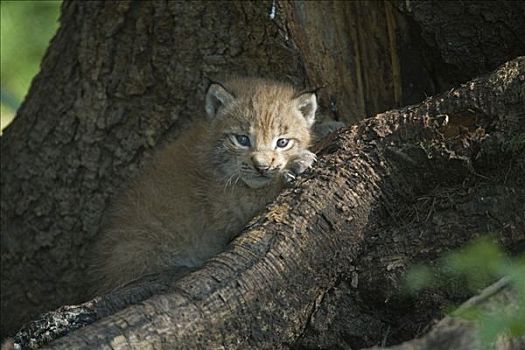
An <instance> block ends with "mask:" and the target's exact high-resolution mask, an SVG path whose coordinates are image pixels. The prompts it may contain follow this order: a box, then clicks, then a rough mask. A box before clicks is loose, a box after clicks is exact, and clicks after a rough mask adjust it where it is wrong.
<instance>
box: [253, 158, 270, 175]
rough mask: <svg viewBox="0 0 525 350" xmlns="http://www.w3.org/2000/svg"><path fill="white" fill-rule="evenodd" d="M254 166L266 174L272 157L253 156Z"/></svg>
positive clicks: (262, 173) (260, 172)
mask: <svg viewBox="0 0 525 350" xmlns="http://www.w3.org/2000/svg"><path fill="white" fill-rule="evenodd" d="M252 162H253V167H254V168H255V170H257V171H258V172H259V174H261V175H263V176H265V175H267V174H268V172H269V170H270V164H271V160H270V159H261V158H260V157H252Z"/></svg>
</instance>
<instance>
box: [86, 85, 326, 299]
mask: <svg viewBox="0 0 525 350" xmlns="http://www.w3.org/2000/svg"><path fill="white" fill-rule="evenodd" d="M223 86H224V88H225V90H226V91H227V92H229V93H231V95H232V96H233V99H232V100H231V101H230V100H228V101H227V103H225V104H224V105H222V106H220V108H218V110H217V113H216V115H212V116H211V117H210V118H209V119H208V120H206V121H202V122H198V123H196V124H195V125H193V126H192V127H191V128H190V130H188V131H187V132H185V133H184V134H183V135H182V136H181V137H179V138H178V139H177V140H175V141H174V142H172V143H171V144H169V145H167V146H166V147H165V148H164V149H162V150H160V151H159V152H158V153H157V154H156V155H155V156H154V159H153V161H152V163H151V165H150V167H149V168H148V169H147V170H146V171H145V172H144V174H143V175H142V176H141V177H140V178H139V179H138V180H137V181H135V182H134V183H133V185H132V186H131V187H130V189H129V190H128V191H127V192H126V193H125V194H124V195H123V196H122V197H121V198H120V199H119V200H118V201H117V202H116V204H115V205H114V208H113V210H112V213H111V220H110V222H111V223H110V225H109V227H108V228H107V229H105V230H104V232H103V235H102V238H101V240H100V242H99V243H98V244H97V248H96V249H95V253H94V259H93V268H92V270H91V273H90V275H91V276H93V277H94V280H95V282H93V283H94V284H95V286H96V289H97V292H106V291H108V290H111V289H113V288H115V287H118V286H120V285H122V284H124V283H126V282H129V281H130V280H133V279H135V278H137V277H140V276H142V275H144V274H148V273H153V272H159V271H161V270H164V269H167V268H170V267H177V266H186V267H197V266H200V265H201V264H203V263H204V262H205V261H206V260H207V259H208V258H210V257H211V256H213V255H215V254H217V253H219V252H221V251H222V250H223V249H224V248H225V246H226V245H227V244H228V242H229V241H230V240H231V239H232V238H234V237H235V235H236V234H238V233H239V232H240V231H241V229H242V228H243V227H244V226H245V225H246V224H247V223H248V221H249V220H250V219H251V218H252V217H253V216H254V215H256V214H257V213H258V212H260V211H261V210H262V209H263V208H264V207H265V206H266V205H267V204H268V203H270V202H271V201H272V200H273V199H274V198H275V197H276V196H277V194H278V193H279V191H280V190H281V188H282V186H283V174H285V173H286V172H287V171H288V170H289V169H290V167H291V166H292V165H294V164H295V165H297V164H300V163H301V161H305V162H306V167H308V166H309V165H310V164H311V161H312V159H310V160H308V159H306V160H304V159H303V157H304V156H305V155H307V156H308V154H310V155H312V154H311V153H310V152H308V151H307V148H308V146H309V144H310V127H311V123H312V121H308V120H307V119H305V117H304V115H303V114H302V112H301V105H302V102H301V99H303V100H304V99H307V98H308V95H306V96H299V97H297V95H296V94H297V92H296V91H295V90H294V89H293V88H292V87H291V86H289V85H287V84H283V83H276V82H272V81H267V80H262V79H237V80H233V81H230V82H227V83H225V84H224V85H223ZM214 88H215V89H216V90H217V91H219V90H221V91H222V88H221V86H218V85H217V86H215V87H214ZM211 89H212V88H210V90H211ZM221 91H219V92H217V94H216V95H217V96H219V97H221V96H222V95H220V93H221ZM209 94H210V93H209ZM223 94H225V95H227V93H226V92H224V93H223ZM214 96H215V95H213V96H212V97H214ZM227 98H229V97H228V96H227ZM227 98H225V99H224V100H227ZM314 98H315V96H314ZM208 107H209V106H208V105H207V108H208ZM315 107H316V106H314V111H313V112H314V113H315ZM210 110H211V111H212V112H211V114H213V113H214V110H213V109H210ZM233 134H236V135H249V137H250V139H251V140H253V141H252V145H251V147H250V148H249V149H240V148H239V147H236V145H235V144H234V143H235V142H234V141H232V139H231V135H233ZM278 137H281V138H282V137H285V138H289V139H293V140H294V141H293V142H294V144H293V146H292V147H291V148H290V149H287V150H284V151H283V150H281V149H278V148H277V147H276V146H275V140H276V138H278ZM307 158H308V157H307ZM257 162H263V163H264V162H266V163H268V164H270V173H269V175H268V177H264V178H263V177H261V175H260V174H259V173H258V172H257V171H256V169H255V168H254V164H256V163H257ZM303 170H304V169H303Z"/></svg>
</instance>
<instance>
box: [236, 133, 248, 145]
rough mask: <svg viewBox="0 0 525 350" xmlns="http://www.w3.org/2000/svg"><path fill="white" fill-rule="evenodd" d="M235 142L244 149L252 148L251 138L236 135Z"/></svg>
mask: <svg viewBox="0 0 525 350" xmlns="http://www.w3.org/2000/svg"><path fill="white" fill-rule="evenodd" d="M235 140H236V141H237V143H238V144H239V145H241V146H243V147H250V138H249V137H248V136H246V135H235Z"/></svg>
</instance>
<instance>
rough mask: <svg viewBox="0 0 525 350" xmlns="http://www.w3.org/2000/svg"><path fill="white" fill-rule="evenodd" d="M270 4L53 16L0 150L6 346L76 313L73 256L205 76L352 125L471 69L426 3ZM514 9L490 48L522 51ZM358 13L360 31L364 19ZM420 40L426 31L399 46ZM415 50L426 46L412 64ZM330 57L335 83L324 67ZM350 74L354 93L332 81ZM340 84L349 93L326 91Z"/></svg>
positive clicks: (117, 5)
mask: <svg viewBox="0 0 525 350" xmlns="http://www.w3.org/2000/svg"><path fill="white" fill-rule="evenodd" d="M432 3H434V2H432ZM410 4H414V3H413V2H410ZM434 4H435V3H434ZM276 5H277V8H278V11H277V17H276V18H275V19H273V20H272V19H271V18H270V17H269V15H268V14H269V12H270V11H269V10H270V9H271V7H272V2H271V1H268V2H253V3H252V2H223V3H219V2H206V3H203V2H172V1H168V2H164V1H157V2H149V1H146V2H135V1H119V2H95V1H89V2H72V1H66V2H65V3H64V5H63V12H62V18H61V27H60V29H59V31H58V33H57V35H56V36H55V38H54V39H53V41H52V43H51V45H50V48H49V50H48V53H47V55H46V57H45V59H44V61H43V63H42V69H41V72H40V73H39V75H38V76H37V77H36V78H35V80H34V81H33V84H32V87H31V90H30V92H29V94H28V97H27V99H26V101H25V102H24V104H23V106H22V108H21V109H20V111H19V112H18V114H17V117H16V119H15V121H14V122H13V124H12V125H11V126H10V127H9V128H8V129H7V130H6V131H5V132H4V135H3V136H2V139H1V147H2V163H1V166H2V172H1V182H2V183H1V186H2V198H1V211H2V215H1V223H2V230H1V231H2V236H1V239H2V240H1V250H2V252H1V259H2V264H1V269H2V279H1V289H2V296H1V298H2V301H1V303H2V304H1V308H2V315H1V317H2V320H1V332H2V334H3V335H6V334H12V333H13V332H14V331H15V330H16V329H17V328H18V327H19V326H20V324H21V323H22V322H25V321H27V320H29V319H31V318H34V317H35V316H36V315H37V314H38V313H40V312H42V311H45V310H49V309H53V308H55V307H57V306H59V305H63V304H67V303H78V302H81V301H83V299H82V298H83V296H82V294H83V293H82V291H83V286H82V275H83V271H84V269H85V254H86V251H87V250H88V249H89V247H90V245H89V244H90V242H92V241H93V240H94V239H96V234H97V233H98V229H99V227H100V221H101V220H102V215H103V212H104V210H105V208H106V206H107V203H108V199H109V198H110V197H111V196H112V194H113V193H115V192H118V191H119V189H121V188H122V186H123V184H125V183H126V182H127V180H128V179H129V178H130V177H132V176H133V175H134V174H135V173H136V171H137V169H138V168H139V167H140V166H141V164H142V163H144V161H145V160H146V159H147V156H148V153H149V152H150V151H151V149H153V148H154V147H155V146H156V145H158V144H159V143H161V142H162V141H163V140H164V139H166V138H171V137H176V136H177V135H178V134H179V133H180V132H181V130H183V129H184V127H185V126H186V125H187V124H188V123H190V122H191V121H192V120H194V119H195V118H198V117H199V116H200V115H201V112H200V111H201V109H202V108H201V102H200V101H202V95H203V90H204V84H205V78H204V76H206V75H208V76H214V75H216V74H218V72H220V73H221V74H228V73H240V74H257V75H264V76H268V77H277V78H286V79H289V80H292V81H294V82H296V83H298V84H303V83H308V82H309V83H310V85H311V86H314V87H318V86H324V85H327V87H326V88H325V89H324V90H323V92H322V100H323V103H324V105H325V106H326V107H327V110H328V111H329V112H331V113H329V115H330V117H332V118H335V119H340V120H344V121H351V120H357V119H358V118H362V117H364V116H365V114H374V113H377V112H380V111H382V110H384V109H388V108H391V107H393V106H396V105H399V104H402V105H404V104H406V103H407V102H415V101H417V100H418V99H420V98H422V97H423V96H424V94H427V95H430V94H432V93H434V92H436V91H439V90H440V89H442V87H443V85H444V83H443V84H441V83H436V81H438V78H439V77H438V76H437V73H436V72H437V71H439V72H442V71H443V69H441V70H439V69H437V68H436V67H438V66H439V67H442V68H443V67H445V68H446V69H448V68H451V67H453V66H454V65H456V66H454V67H460V68H463V67H470V66H471V65H470V64H471V57H470V56H469V55H463V56H462V55H455V56H454V57H456V60H455V61H453V60H449V59H448V58H447V57H449V56H446V55H445V54H444V53H447V51H446V50H447V47H446V45H443V44H441V45H439V50H438V49H436V48H435V47H433V46H432V45H433V44H432V42H431V41H429V40H430V39H435V40H436V41H439V42H440V43H446V42H447V38H448V37H449V36H450V35H451V34H450V33H449V32H447V31H437V30H436V29H435V26H437V25H439V26H441V25H442V23H444V22H436V23H434V22H432V21H431V20H430V19H429V18H428V16H423V15H421V13H423V14H425V13H428V11H431V10H432V8H430V10H429V8H428V7H425V6H427V5H421V4H417V6H416V5H414V6H412V7H411V8H408V9H405V8H403V6H402V5H399V6H398V5H397V4H394V5H395V6H392V5H391V4H389V3H387V4H383V3H378V4H373V3H369V2H361V3H359V5H357V4H356V3H349V2H319V3H316V4H311V3H299V2H297V3H295V2H294V3H289V2H276ZM310 6H319V7H318V8H316V7H310ZM338 6H343V8H342V9H341V11H339V9H340V8H339V7H338ZM428 6H430V5H428ZM436 6H441V5H436ZM476 6H481V5H469V6H467V7H468V8H469V9H471V10H469V11H470V12H472V14H473V15H472V16H471V17H472V18H473V21H474V22H472V21H471V22H472V23H474V24H472V27H478V24H479V23H478V22H476V20H475V19H476V18H478V17H479V16H478V15H477V12H475V11H473V10H472V9H475V8H476ZM483 6H488V5H483ZM416 7H417V8H416ZM421 8H426V9H427V10H425V11H427V12H425V11H422V10H420V9H421ZM522 8H523V4H521V3H519V2H509V3H505V6H501V5H499V4H498V6H497V8H493V7H491V13H493V14H494V16H496V17H495V18H496V19H497V20H495V22H491V21H487V23H488V25H489V27H490V28H500V29H498V30H497V31H496V30H495V31H494V33H495V35H494V36H493V37H494V38H497V40H498V41H499V42H500V43H504V46H505V47H507V48H512V50H514V49H515V50H517V51H518V52H520V50H521V49H522V48H523V41H522V38H523V35H520V33H522V30H523V26H522V24H521V22H515V21H514V18H520V13H521V12H520V11H522ZM334 9H335V11H334ZM365 9H366V10H365ZM501 9H504V11H501ZM317 10H320V11H317ZM398 10H399V11H398ZM416 10H417V11H420V12H417V11H416ZM445 10H446V9H445ZM445 10H443V11H445ZM321 11H325V12H321ZM326 11H329V12H326ZM330 11H331V12H330ZM447 11H448V10H447ZM469 11H466V12H465V14H466V16H467V17H468V16H469V13H470V12H469ZM316 13H318V14H317V15H316ZM323 13H327V14H328V15H329V16H328V17H325V18H334V19H335V20H334V23H335V24H336V25H335V26H334V28H335V29H334V30H335V32H331V29H330V27H331V26H327V25H326V23H327V21H323V20H320V19H322V18H320V17H319V14H323ZM478 13H479V11H478ZM299 14H302V16H303V17H301V18H302V19H305V18H306V19H307V18H310V17H311V16H314V19H315V20H313V21H303V20H302V19H301V18H299V17H297V16H299ZM384 15H385V16H387V17H388V18H387V19H388V21H387V22H386V23H385V22H383V21H381V20H380V19H381V18H382V16H384ZM309 16H310V17H309ZM315 16H317V17H315ZM363 16H366V18H367V19H370V20H367V21H360V18H362V17H363ZM469 18H470V17H469ZM471 22H469V23H471ZM445 23H446V21H445ZM481 23H485V20H484V19H482V20H481ZM505 23H508V24H505ZM511 23H513V24H511ZM516 23H517V24H516ZM330 24H332V23H330ZM490 25H492V26H490ZM421 27H424V28H425V29H427V32H428V33H430V34H428V35H424V36H422V37H414V38H413V37H412V36H411V35H408V33H412V32H414V30H415V31H419V29H420V28H421ZM426 27H428V28H426ZM359 28H361V29H360V30H358V29H359ZM432 28H434V29H432ZM484 28H485V27H484ZM316 29H317V30H316ZM325 31H328V34H323V33H325ZM334 33H335V34H334ZM345 33H351V35H348V36H347V35H346V34H345ZM321 34H322V35H325V37H326V38H332V39H333V40H326V41H327V44H326V45H325V46H324V52H326V55H325V56H324V58H323V56H320V55H317V54H316V52H315V51H314V50H312V49H310V48H311V47H314V46H313V45H315V44H316V43H319V42H323V40H321V39H320V38H321ZM394 34H395V35H394ZM433 34H434V35H433ZM507 34H508V35H507ZM316 35H317V37H316ZM356 38H357V39H356ZM356 40H357V41H356ZM467 41H468V40H467ZM482 44H483V42H481V43H480V45H481V46H479V47H483V46H482ZM423 45H426V46H424V47H427V46H428V47H429V49H428V50H421V51H420V50H419V49H420V48H422V47H423ZM341 48H348V52H347V51H345V52H343V53H340V50H341ZM357 48H359V50H358V49H357ZM436 50H437V51H436ZM512 50H510V49H509V50H499V51H497V50H496V51H493V50H490V53H491V57H492V59H491V60H487V61H486V62H489V61H490V65H485V66H483V65H478V66H476V67H478V68H479V71H483V69H485V68H488V67H492V66H493V65H494V64H499V63H502V62H504V61H505V60H507V59H509V58H511V57H512V55H514V54H515V52H516V51H512ZM357 51H359V52H357ZM383 51H384V52H385V54H382V53H383ZM482 51H483V52H484V53H485V52H488V51H489V50H486V49H483V50H482ZM386 52H388V53H386ZM436 52H438V53H439V54H437V55H436V54H435V53H436ZM480 55H481V53H480ZM480 55H477V56H475V57H478V58H479V57H482V55H481V56H480ZM332 58H333V59H334V62H333V63H330V64H331V65H332V66H333V67H338V68H340V69H342V70H336V71H331V70H322V69H320V67H321V68H322V67H323V64H324V63H325V62H326V63H328V60H330V59H332ZM460 58H461V59H460ZM447 60H448V61H447ZM444 61H445V62H444ZM396 62H397V63H396ZM484 62H485V61H484ZM343 68H344V69H343ZM319 71H322V72H323V73H324V74H319V73H318V72H319ZM460 71H461V69H460ZM377 72H381V74H377ZM476 72H477V71H476ZM346 74H348V75H349V76H351V77H353V76H355V81H354V80H351V81H347V80H343V79H342V78H341V77H343V78H344V77H345V76H346ZM465 76H466V75H465ZM465 76H461V79H464V78H465ZM336 77H338V78H341V79H340V80H341V81H345V82H346V83H348V84H347V85H338V84H339V83H338V81H339V80H338V79H337V78H336ZM456 80H457V79H456ZM456 80H453V79H452V80H447V81H446V82H447V83H449V84H450V83H456ZM359 81H360V83H358V82H359ZM331 82H335V85H333V84H332V85H330V84H329V83H331ZM378 86H384V87H386V88H385V89H378V88H377V87H378ZM400 91H401V94H399V92H400ZM354 92H355V94H354ZM365 97H366V98H365ZM358 107H359V108H358ZM360 171H365V169H360ZM378 215H379V214H378ZM334 274H336V272H335V270H334V271H332V272H331V273H330V274H329V275H330V276H332V275H334ZM319 288H323V287H322V286H319Z"/></svg>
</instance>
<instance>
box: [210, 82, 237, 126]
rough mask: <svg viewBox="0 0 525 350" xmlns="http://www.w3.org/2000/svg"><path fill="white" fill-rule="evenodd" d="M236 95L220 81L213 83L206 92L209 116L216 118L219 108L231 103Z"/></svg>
mask: <svg viewBox="0 0 525 350" xmlns="http://www.w3.org/2000/svg"><path fill="white" fill-rule="evenodd" d="M234 99H235V97H234V96H233V95H232V94H231V93H229V92H228V91H227V90H226V89H225V88H224V86H222V85H221V84H218V83H211V85H210V87H209V88H208V92H206V101H205V108H206V114H207V115H208V118H210V119H212V118H215V116H216V115H217V112H218V111H219V108H221V107H224V106H227V105H228V104H230V103H231V102H232V101H233V100H234Z"/></svg>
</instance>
